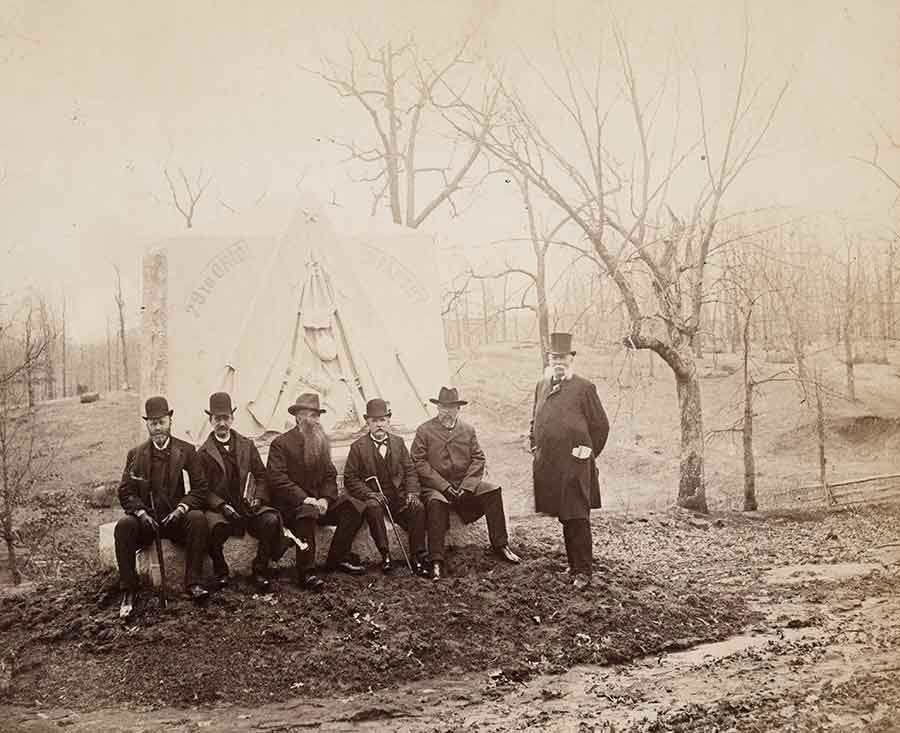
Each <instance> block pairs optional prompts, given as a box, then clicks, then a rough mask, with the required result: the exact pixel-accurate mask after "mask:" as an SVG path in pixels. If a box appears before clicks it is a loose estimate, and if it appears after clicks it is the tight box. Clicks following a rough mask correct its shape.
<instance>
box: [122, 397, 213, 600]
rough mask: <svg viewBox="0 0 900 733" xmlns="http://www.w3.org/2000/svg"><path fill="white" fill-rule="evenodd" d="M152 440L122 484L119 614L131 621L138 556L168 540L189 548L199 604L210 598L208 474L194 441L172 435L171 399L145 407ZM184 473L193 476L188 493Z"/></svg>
mask: <svg viewBox="0 0 900 733" xmlns="http://www.w3.org/2000/svg"><path fill="white" fill-rule="evenodd" d="M144 413H145V414H144V421H145V422H146V423H147V432H148V433H149V435H150V439H149V440H147V441H146V442H144V443H141V444H140V445H139V446H137V447H135V448H132V449H131V450H130V451H128V457H127V458H126V460H125V470H124V471H123V472H122V480H121V481H120V482H119V490H118V493H119V502H120V503H121V504H122V508H123V509H124V510H125V516H124V517H122V518H121V519H120V520H119V521H118V522H116V529H115V542H116V562H117V563H118V565H119V582H120V584H121V587H122V590H123V591H124V595H123V597H122V605H121V607H120V608H119V615H120V616H122V617H127V616H129V615H130V614H131V611H132V609H133V607H134V599H135V594H136V593H137V590H138V576H137V563H136V561H135V556H134V555H135V553H136V552H137V551H138V549H139V548H141V547H147V546H149V545H150V544H152V543H153V540H154V538H155V536H156V532H157V530H159V533H160V535H161V536H162V537H164V538H166V539H170V540H172V541H174V542H176V543H178V544H182V545H185V546H186V554H185V563H184V570H185V572H184V585H185V589H186V590H187V594H188V595H189V596H190V597H191V599H193V600H194V601H195V602H197V603H202V602H203V601H205V600H206V598H207V597H208V596H209V593H208V591H206V590H205V589H204V588H202V587H201V585H200V578H201V577H202V575H203V559H204V557H205V556H206V538H207V526H206V517H204V516H203V510H204V509H206V508H207V490H206V476H205V475H204V473H203V468H202V467H201V465H200V461H199V460H198V458H197V451H196V450H194V446H193V445H191V444H190V443H188V442H186V441H184V440H179V439H178V438H173V437H172V410H170V409H169V403H168V402H167V400H166V398H165V397H151V398H150V399H148V400H147V402H146V403H145V405H144ZM182 470H187V473H188V477H189V478H190V487H191V490H190V493H185V486H184V477H183V476H182Z"/></svg>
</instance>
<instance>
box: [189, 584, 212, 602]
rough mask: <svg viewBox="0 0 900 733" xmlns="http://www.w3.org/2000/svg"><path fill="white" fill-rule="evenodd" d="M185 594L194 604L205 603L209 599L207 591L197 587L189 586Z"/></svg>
mask: <svg viewBox="0 0 900 733" xmlns="http://www.w3.org/2000/svg"><path fill="white" fill-rule="evenodd" d="M187 594H188V596H189V597H190V599H191V600H192V601H193V602H194V603H198V604H200V603H206V601H207V600H208V599H209V591H208V590H206V588H203V587H201V586H199V585H192V586H189V587H188V589H187Z"/></svg>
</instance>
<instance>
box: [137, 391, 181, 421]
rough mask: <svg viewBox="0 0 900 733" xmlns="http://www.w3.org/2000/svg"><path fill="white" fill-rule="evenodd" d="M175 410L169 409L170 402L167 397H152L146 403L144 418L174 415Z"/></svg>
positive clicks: (150, 418)
mask: <svg viewBox="0 0 900 733" xmlns="http://www.w3.org/2000/svg"><path fill="white" fill-rule="evenodd" d="M173 412H174V410H170V409H169V402H168V400H166V398H165V397H162V396H157V397H150V398H148V399H147V401H146V402H145V403H144V420H155V419H156V418H159V417H165V416H166V415H168V416H169V417H172V413H173Z"/></svg>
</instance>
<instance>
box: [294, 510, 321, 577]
mask: <svg viewBox="0 0 900 733" xmlns="http://www.w3.org/2000/svg"><path fill="white" fill-rule="evenodd" d="M289 527H290V529H291V531H292V532H293V533H294V535H296V536H297V537H298V538H299V539H301V540H303V541H304V542H306V544H307V545H309V546H308V547H307V548H306V549H305V550H301V549H300V548H299V547H298V548H297V573H298V574H299V575H301V576H302V575H304V574H305V573H308V572H311V571H312V570H313V569H314V568H315V567H316V520H315V519H314V518H313V517H301V518H300V519H295V520H293V521H292V522H291V523H290V525H289Z"/></svg>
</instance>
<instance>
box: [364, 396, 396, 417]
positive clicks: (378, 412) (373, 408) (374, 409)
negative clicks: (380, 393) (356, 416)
mask: <svg viewBox="0 0 900 733" xmlns="http://www.w3.org/2000/svg"><path fill="white" fill-rule="evenodd" d="M390 416H391V408H390V407H389V406H388V403H387V402H385V401H384V400H382V399H380V398H379V397H376V398H375V399H373V400H369V401H368V402H366V414H365V415H363V417H365V418H370V417H390Z"/></svg>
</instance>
